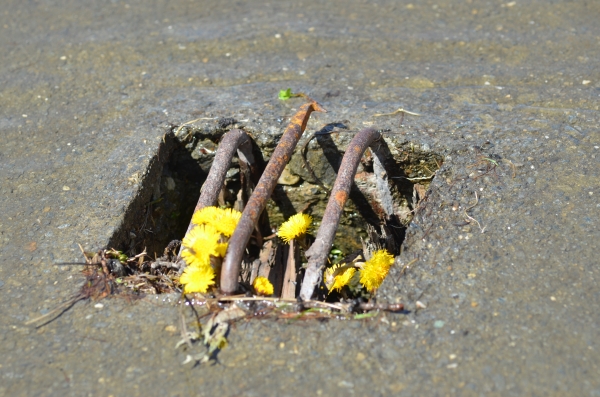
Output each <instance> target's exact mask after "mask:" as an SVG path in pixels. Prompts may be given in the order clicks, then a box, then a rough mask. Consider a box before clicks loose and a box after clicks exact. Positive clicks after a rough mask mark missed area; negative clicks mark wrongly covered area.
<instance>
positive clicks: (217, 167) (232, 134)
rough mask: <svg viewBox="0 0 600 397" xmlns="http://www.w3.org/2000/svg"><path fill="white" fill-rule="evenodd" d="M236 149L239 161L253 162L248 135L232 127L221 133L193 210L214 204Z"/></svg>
mask: <svg viewBox="0 0 600 397" xmlns="http://www.w3.org/2000/svg"><path fill="white" fill-rule="evenodd" d="M236 150H237V152H238V156H239V157H240V160H241V161H244V162H246V163H247V164H250V165H252V164H253V163H254V157H253V156H252V144H251V143H250V137H249V136H248V135H247V134H246V133H245V132H244V131H242V130H238V129H233V130H231V131H229V132H228V133H227V134H225V135H223V138H222V139H221V142H220V143H219V147H218V148H217V153H216V154H215V158H214V160H213V163H212V166H211V167H210V171H209V172H208V176H207V177H206V181H205V182H204V184H203V185H202V188H201V189H200V192H201V193H200V198H199V199H198V204H196V208H195V209H194V211H198V210H201V209H202V208H204V207H209V206H211V205H214V204H215V202H216V201H217V198H218V197H219V192H220V191H221V189H222V188H223V185H224V184H225V177H226V175H227V170H229V167H230V166H231V160H232V159H233V155H234V154H235V152H236Z"/></svg>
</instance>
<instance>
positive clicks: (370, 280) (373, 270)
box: [360, 250, 394, 292]
mask: <svg viewBox="0 0 600 397" xmlns="http://www.w3.org/2000/svg"><path fill="white" fill-rule="evenodd" d="M393 264H394V256H393V255H390V254H389V253H388V252H387V251H386V250H378V251H375V252H374V253H373V256H372V257H371V259H370V260H368V261H367V262H366V263H365V264H364V265H363V268H362V269H361V271H360V283H361V284H362V285H364V286H365V288H366V289H367V291H369V292H374V291H375V290H376V289H377V288H379V286H380V285H381V283H382V282H383V280H384V279H385V276H387V274H388V272H389V271H390V267H392V265H393Z"/></svg>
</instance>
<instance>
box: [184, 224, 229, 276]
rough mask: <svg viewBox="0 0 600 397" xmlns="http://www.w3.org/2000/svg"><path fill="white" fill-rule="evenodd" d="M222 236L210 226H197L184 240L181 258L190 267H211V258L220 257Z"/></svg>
mask: <svg viewBox="0 0 600 397" xmlns="http://www.w3.org/2000/svg"><path fill="white" fill-rule="evenodd" d="M220 238H221V234H220V233H219V232H218V231H217V230H216V229H215V228H214V227H212V226H210V225H200V226H195V227H194V228H193V229H192V230H190V231H189V232H188V233H187V234H186V235H185V237H184V238H183V242H182V245H183V250H182V252H181V256H182V258H183V260H184V261H185V263H186V264H187V265H188V266H196V267H202V266H210V256H211V255H213V256H217V255H218V251H217V249H218V246H219V240H220Z"/></svg>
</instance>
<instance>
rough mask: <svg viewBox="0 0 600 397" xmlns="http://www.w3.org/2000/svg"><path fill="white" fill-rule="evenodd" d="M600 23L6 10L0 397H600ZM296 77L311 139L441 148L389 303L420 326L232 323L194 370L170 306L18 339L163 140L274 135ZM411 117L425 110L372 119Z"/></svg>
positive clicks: (415, 14) (586, 18) (514, 6)
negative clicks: (234, 128)
mask: <svg viewBox="0 0 600 397" xmlns="http://www.w3.org/2000/svg"><path fill="white" fill-rule="evenodd" d="M599 14H600V4H599V3H598V2H593V1H588V2H584V1H579V2H570V1H553V2H546V1H534V0H517V1H515V2H513V1H511V2H502V1H477V0H468V1H460V2H454V1H448V0H442V1H439V2H433V1H420V2H413V3H411V4H409V3H408V2H406V1H399V2H396V1H389V2H385V1H369V2H358V1H330V2H302V3H300V2H288V1H278V2H271V3H255V2H249V3H243V2H234V1H227V0H222V1H218V2H217V1H215V2H213V1H202V2H193V1H183V0H175V1H168V2H167V1H161V0H158V1H155V2H141V1H130V2H121V1H113V2H92V1H87V2H83V1H38V2H26V3H24V2H20V1H6V2H4V3H3V8H2V10H1V11H0V30H1V32H2V34H1V35H0V55H1V57H0V59H1V61H0V86H1V87H2V88H1V90H0V132H1V134H2V140H1V143H0V214H1V216H0V252H1V253H0V255H1V265H0V291H1V293H0V318H1V321H0V338H1V343H0V379H1V382H0V395H28V396H33V395H115V396H116V395H156V394H159V393H160V394H161V395H190V394H199V395H215V394H219V395H248V396H252V395H257V396H258V395H315V394H316V395H320V394H324V395H340V394H356V395H367V394H368V395H392V394H393V395H566V394H569V395H590V396H597V395H600V376H599V371H600V355H599V354H598V350H599V349H600V345H599V342H598V341H599V340H600V328H599V324H598V321H599V320H598V318H599V316H598V313H599V312H600V295H599V293H598V291H599V290H600V288H599V286H598V280H599V278H600V270H599V269H598V259H597V257H598V255H597V250H596V248H597V241H598V237H599V235H600V233H599V231H598V218H599V212H600V201H599V197H600V189H599V182H600V178H599V174H598V173H599V171H598V169H599V168H598V156H599V155H600V149H599V146H600V134H599V132H598V131H599V128H598V127H599V112H598V110H599V109H598V107H599V103H600V69H599V68H598V66H597V65H598V62H599V61H600V59H599V58H600V57H599V55H600V48H599V43H600V25H598V23H597V18H598V15H599ZM288 86H289V87H292V88H293V89H294V90H295V91H304V92H306V93H308V94H310V95H311V96H312V97H313V98H315V99H317V100H319V101H321V102H322V103H323V104H324V105H325V107H326V108H328V110H329V111H330V112H329V113H328V114H326V115H315V117H314V118H313V119H312V120H311V121H310V123H309V128H308V130H309V131H314V130H316V129H317V128H320V127H321V126H322V125H323V124H325V123H327V122H332V121H340V120H346V121H347V123H348V124H349V126H350V127H351V128H353V129H359V128H362V127H363V126H364V125H369V124H370V123H376V124H377V125H378V126H381V127H382V128H390V129H391V132H390V133H391V134H394V135H395V138H396V139H399V140H401V141H402V140H404V141H405V142H412V143H413V144H414V145H416V146H417V147H418V148H419V149H425V150H432V151H434V152H436V153H440V154H442V155H444V156H446V161H445V163H444V165H443V167H442V169H441V170H440V171H439V172H438V176H437V177H436V178H435V180H434V183H433V184H432V188H431V191H430V193H429V195H428V198H427V200H426V204H425V206H424V207H423V208H422V209H421V210H420V211H419V213H418V214H417V216H416V219H415V222H414V223H413V224H412V225H411V226H410V228H409V232H408V237H407V240H406V242H405V247H404V251H403V254H402V256H401V257H400V260H399V262H402V263H403V264H406V263H408V262H409V261H411V260H412V259H414V258H418V261H417V262H416V263H414V265H412V266H411V267H410V268H409V269H407V270H406V271H405V273H404V274H401V271H400V269H401V267H400V264H398V266H397V267H395V268H394V269H393V271H392V274H391V275H390V277H389V278H388V279H387V280H386V282H385V283H384V285H383V287H382V288H381V290H380V292H379V294H380V297H381V299H384V300H388V301H392V302H393V301H396V300H399V301H403V302H405V303H406V304H407V307H408V308H409V309H410V313H409V314H406V315H389V314H385V315H380V316H379V317H377V318H375V319H373V320H371V321H362V322H359V321H356V322H347V321H335V320H332V321H328V322H323V323H322V322H302V321H299V322H295V323H287V322H284V321H273V320H264V321H260V320H256V321H247V322H240V323H237V324H236V325H235V326H234V328H233V330H232V332H231V335H230V341H231V345H230V347H228V348H227V349H225V350H224V351H223V352H222V353H221V354H220V355H219V359H220V362H219V363H218V364H215V365H203V366H201V367H197V368H191V367H189V366H181V365H180V363H181V362H182V361H183V359H184V357H185V352H184V351H183V350H175V349H174V345H175V342H176V341H177V339H178V335H177V333H174V332H172V331H171V330H172V329H173V327H172V326H175V327H177V325H178V324H177V321H178V317H177V316H178V310H177V308H176V306H175V305H174V303H173V302H172V301H170V299H172V297H171V298H169V297H163V296H159V297H158V298H156V297H151V298H147V299H145V300H144V301H142V302H138V303H129V302H127V301H125V300H124V299H119V298H116V299H111V300H104V301H102V302H101V303H102V307H100V306H98V307H96V306H95V303H92V304H86V303H79V304H77V305H76V306H75V307H74V308H73V309H71V310H70V311H68V312H67V313H65V314H64V315H63V316H61V317H60V318H59V319H57V320H56V321H54V322H53V323H51V324H49V325H47V326H45V327H42V328H39V329H36V328H33V327H28V326H25V325H24V323H25V322H26V321H27V320H29V319H31V318H34V317H37V316H39V315H41V314H44V313H46V312H47V311H48V310H51V309H52V308H53V307H55V306H56V305H57V304H58V303H60V302H62V301H63V300H65V299H67V298H68V297H69V296H71V295H72V294H73V293H74V292H75V291H76V290H77V289H78V288H79V286H80V284H81V282H82V278H81V275H80V272H79V269H78V268H75V267H71V266H61V265H57V264H58V263H61V262H68V261H78V260H80V258H81V257H80V254H79V249H78V247H77V243H80V244H82V245H83V246H85V247H86V248H89V249H96V248H99V247H103V246H105V245H106V244H108V241H109V238H110V237H111V236H112V235H113V234H114V233H115V231H116V230H118V228H119V227H120V225H121V222H122V221H123V218H124V212H125V210H126V209H127V206H128V205H129V203H130V202H131V201H132V200H133V199H134V198H135V197H136V196H137V195H138V194H140V184H139V183H137V182H136V181H137V180H138V179H136V178H135V177H134V176H135V175H137V176H138V177H141V178H142V180H143V176H144V175H143V174H144V173H145V172H146V169H147V168H148V166H149V164H151V163H152V162H153V161H160V160H159V159H157V151H158V146H159V143H160V141H161V139H162V136H163V134H164V129H163V127H162V126H164V125H165V124H166V123H169V122H172V123H176V124H178V123H181V122H184V121H187V120H190V119H194V118H200V117H221V116H232V117H237V118H239V119H247V120H249V121H248V123H249V124H250V125H251V126H252V128H254V129H255V130H256V131H258V132H260V133H262V134H273V133H278V132H280V131H281V129H282V128H283V126H284V125H285V120H286V117H289V116H290V115H291V114H292V112H293V110H292V109H293V108H294V107H295V106H297V105H298V103H299V102H294V101H293V100H292V101H290V102H286V103H280V102H279V101H278V100H277V98H276V95H277V92H278V90H279V89H282V88H286V87H288ZM400 107H404V108H406V109H409V110H412V111H416V112H418V113H421V114H422V116H421V117H407V118H405V120H404V125H403V126H400V125H399V120H398V118H395V117H388V118H385V117H380V118H375V117H373V115H374V114H376V113H386V112H391V111H393V110H395V109H397V108H400ZM257 138H258V139H260V136H259V137H257ZM475 147H479V148H481V150H482V151H481V152H478V149H476V148H475ZM491 156H500V157H501V158H502V159H507V160H510V162H512V164H514V166H515V167H516V169H515V170H516V175H515V177H514V178H513V177H512V172H513V171H512V169H511V167H510V163H509V162H508V161H504V160H503V161H500V162H499V164H498V166H497V168H496V170H495V172H492V173H490V174H488V175H486V176H482V177H479V178H475V177H476V176H478V172H477V170H476V167H474V166H473V165H474V164H477V162H478V160H481V161H483V163H481V164H485V162H486V160H482V159H483V158H484V157H486V158H492V159H497V158H498V157H491ZM488 163H489V161H488ZM475 192H477V194H478V199H479V201H478V203H477V205H476V206H474V207H472V208H470V207H471V206H472V205H473V204H475ZM466 210H468V215H469V216H470V217H472V219H474V220H476V221H477V222H478V223H476V222H475V221H474V220H471V219H469V218H466V216H465V211H466ZM466 221H469V222H470V223H467V222H466ZM482 229H483V231H484V232H483V233H482ZM417 300H419V301H421V302H422V303H423V304H424V305H426V308H424V309H420V308H417V307H416V301H417Z"/></svg>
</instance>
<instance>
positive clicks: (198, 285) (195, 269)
mask: <svg viewBox="0 0 600 397" xmlns="http://www.w3.org/2000/svg"><path fill="white" fill-rule="evenodd" d="M214 279H215V271H214V270H213V269H212V267H210V266H188V267H186V268H185V270H184V271H183V273H182V274H181V277H179V282H180V283H181V284H183V285H184V288H183V293H184V294H191V293H193V292H201V293H205V292H206V291H207V290H208V287H210V286H211V285H213V284H214V283H215V281H214Z"/></svg>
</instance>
